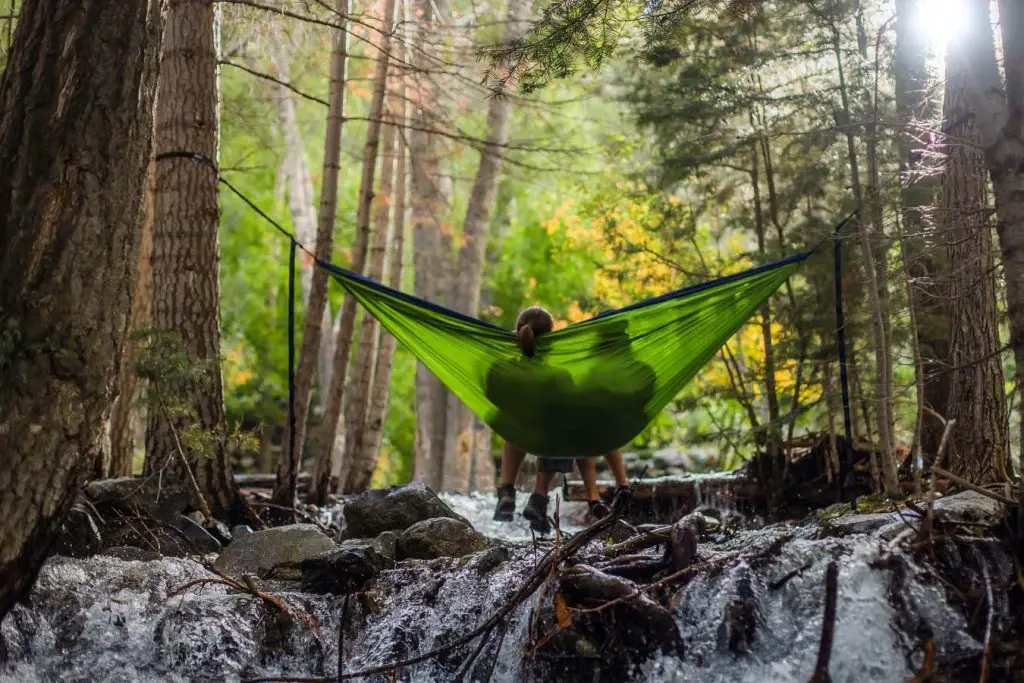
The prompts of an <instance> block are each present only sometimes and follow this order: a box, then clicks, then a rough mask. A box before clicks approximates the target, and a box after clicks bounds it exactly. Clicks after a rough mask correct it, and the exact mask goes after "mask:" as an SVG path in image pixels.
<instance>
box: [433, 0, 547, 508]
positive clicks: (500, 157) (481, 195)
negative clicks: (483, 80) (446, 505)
mask: <svg viewBox="0 0 1024 683" xmlns="http://www.w3.org/2000/svg"><path fill="white" fill-rule="evenodd" d="M529 11H530V2H529V0H509V5H508V14H507V18H506V21H507V23H506V28H505V41H506V42H511V41H515V40H517V39H519V37H520V36H522V35H523V34H524V33H525V31H526V28H527V24H526V22H525V19H526V17H527V14H528V13H529ZM508 68H511V67H508ZM510 111H511V102H510V99H509V98H508V97H492V98H491V102H490V106H489V107H488V110H487V143H486V147H485V148H484V149H483V150H481V153H480V165H479V167H477V172H476V178H475V179H474V181H473V190H472V192H471V193H470V195H469V204H468V206H467V208H466V219H465V221H464V222H463V224H462V247H461V248H460V249H459V260H458V266H457V269H456V272H457V273H458V274H459V276H458V279H457V280H456V281H455V285H454V288H453V290H452V296H451V300H450V302H449V303H450V306H451V307H452V308H453V309H455V310H456V311H459V312H460V313H466V314H467V315H476V314H477V312H478V309H479V307H480V285H481V283H482V281H483V268H484V251H485V249H486V247H487V236H488V233H489V230H488V228H489V227H490V222H491V215H492V213H493V211H494V200H495V197H496V195H497V193H498V181H499V180H500V179H501V167H502V163H503V161H504V157H505V144H506V143H507V142H508V136H509V121H508V118H509V113H510ZM447 400H448V408H447V415H446V422H445V447H444V457H445V465H444V476H443V478H442V482H441V485H442V488H443V489H444V490H445V491H464V492H465V491H469V490H470V473H471V470H472V465H473V462H474V460H475V458H476V452H477V448H476V447H475V446H474V443H475V441H476V440H475V438H474V437H475V433H476V431H477V430H476V428H475V420H474V418H473V414H472V413H471V412H470V410H469V409H468V408H466V406H465V405H463V404H462V402H461V401H460V400H459V399H458V398H457V397H456V396H455V394H452V393H449V394H448V399H447ZM492 468H493V466H492ZM491 478H492V479H493V473H492V475H491Z"/></svg>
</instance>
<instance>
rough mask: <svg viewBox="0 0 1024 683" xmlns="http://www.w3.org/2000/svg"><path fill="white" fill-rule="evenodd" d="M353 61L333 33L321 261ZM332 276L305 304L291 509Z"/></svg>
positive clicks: (286, 447) (283, 465) (330, 224)
mask: <svg viewBox="0 0 1024 683" xmlns="http://www.w3.org/2000/svg"><path fill="white" fill-rule="evenodd" d="M335 11H336V12H337V13H338V21H339V23H341V24H342V25H343V26H344V25H345V24H346V23H347V21H348V0H338V2H337V3H336V5H335ZM347 58H348V32H347V31H346V30H345V29H344V28H339V29H338V30H337V31H336V32H335V34H334V44H333V46H332V48H331V74H330V91H329V95H328V106H327V131H326V134H325V136H324V166H323V186H322V187H321V188H320V211H319V214H318V217H317V232H316V254H317V257H318V258H322V259H328V260H329V259H330V258H331V252H332V251H333V249H334V221H335V216H336V214H337V208H338V175H339V173H338V172H339V169H340V158H341V125H342V120H343V117H344V114H345V68H346V63H347ZM327 285H328V275H327V271H325V270H324V269H323V268H313V272H312V276H311V277H310V281H309V297H308V298H307V300H306V315H305V318H304V321H303V327H302V346H301V347H300V350H299V366H298V370H297V372H296V376H295V427H294V429H295V437H294V444H295V447H294V450H292V448H291V444H292V436H291V434H290V430H291V429H292V427H291V426H290V425H286V426H285V437H284V443H283V444H282V448H281V457H280V458H278V463H277V465H278V466H277V482H276V484H275V486H274V494H273V498H272V500H273V502H274V503H275V504H276V505H281V506H284V507H291V506H292V505H294V504H295V492H296V488H297V486H298V477H299V468H300V466H301V464H302V452H303V445H304V444H305V440H306V421H307V420H308V419H309V404H310V400H311V397H312V394H313V380H314V379H315V377H316V371H317V368H318V367H321V368H322V367H323V365H322V364H321V363H320V362H319V361H320V357H321V346H322V341H328V340H329V338H330V336H331V334H333V332H334V330H333V325H332V324H331V317H330V311H329V307H328V305H327ZM320 374H321V378H322V380H323V382H322V384H321V387H322V389H323V390H326V389H327V382H328V376H327V373H325V372H323V371H322V372H321V373H320Z"/></svg>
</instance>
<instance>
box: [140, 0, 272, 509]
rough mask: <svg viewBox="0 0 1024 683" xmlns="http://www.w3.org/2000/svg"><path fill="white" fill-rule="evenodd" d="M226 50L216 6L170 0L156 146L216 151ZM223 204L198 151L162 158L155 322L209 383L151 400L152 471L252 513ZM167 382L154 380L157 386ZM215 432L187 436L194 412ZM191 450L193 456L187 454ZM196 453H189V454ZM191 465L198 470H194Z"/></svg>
mask: <svg viewBox="0 0 1024 683" xmlns="http://www.w3.org/2000/svg"><path fill="white" fill-rule="evenodd" d="M216 69H217V51H216V44H215V40H214V8H213V5H212V4H210V3H209V2H205V1H204V0H175V1H172V2H170V3H169V4H168V9H167V25H166V28H165V31H164V42H163V57H162V58H161V62H160V80H159V91H158V93H157V106H156V124H155V125H156V127H155V133H154V135H155V146H156V153H157V155H158V156H159V155H160V154H162V153H166V152H174V151H184V152H190V153H198V154H202V155H204V156H205V157H206V158H208V159H211V160H213V159H216V158H217V71H216ZM219 218H220V209H219V206H218V195H217V176H216V173H215V172H214V171H213V169H211V168H209V167H207V166H205V165H204V164H200V163H197V162H196V161H195V160H193V159H191V158H167V159H163V160H158V161H157V162H156V194H155V197H154V208H153V292H154V297H153V326H154V327H155V328H156V329H157V330H161V331H170V332H176V333H178V334H179V335H180V337H181V339H180V341H181V344H182V345H183V347H184V349H185V351H186V352H187V353H188V356H189V358H190V359H191V360H192V361H193V362H196V363H203V364H205V365H206V366H207V367H208V369H209V373H208V375H209V376H208V377H207V378H206V381H205V382H204V385H203V386H202V387H201V388H200V387H196V388H195V390H194V391H190V392H189V393H190V394H191V395H188V396H182V397H180V400H181V401H183V402H184V403H185V404H189V405H190V406H191V408H192V410H193V411H194V416H192V417H191V418H182V417H180V416H178V415H176V414H174V415H172V413H174V412H176V407H174V406H168V405H165V404H163V402H162V401H160V400H158V401H157V402H156V403H154V402H153V401H151V402H150V403H151V406H150V410H149V415H148V429H147V432H146V463H145V467H144V473H145V474H147V475H153V474H157V473H160V474H161V476H162V477H164V480H165V481H189V480H191V478H192V477H193V476H194V478H195V481H196V483H197V485H198V496H197V497H198V500H197V501H196V502H195V504H196V506H197V508H198V509H202V507H203V499H205V504H206V505H208V506H209V511H210V512H211V513H212V514H213V515H214V516H215V517H218V518H229V519H233V520H243V519H244V520H247V521H249V520H251V519H252V516H251V511H250V510H249V509H248V506H247V504H246V503H245V501H244V500H243V499H242V498H241V496H240V494H239V492H238V486H237V485H236V484H235V482H234V479H233V478H232V475H231V462H230V459H229V455H228V452H227V449H226V443H225V440H226V428H225V422H224V388H223V384H222V381H221V373H220V363H219V360H218V359H219V356H220V282H219V275H220V273H219V270H220V258H219V245H218V234H217V230H218V221H219ZM154 391H157V393H159V390H157V389H155V388H154V387H152V386H151V387H150V394H151V396H152V395H153V393H154ZM190 421H191V422H193V423H195V425H196V426H198V427H199V428H200V429H201V430H202V431H203V432H204V433H205V434H206V435H208V436H209V437H210V442H209V443H208V445H207V447H204V448H191V447H190V444H188V443H185V442H183V438H182V437H183V433H184V432H185V430H186V429H187V427H188V424H189V422H190ZM183 455H184V457H183ZM186 461H187V462H186ZM189 469H191V474H190V473H189V472H188V470H189Z"/></svg>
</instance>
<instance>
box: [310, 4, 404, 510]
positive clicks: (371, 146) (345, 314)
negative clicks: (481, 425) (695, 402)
mask: <svg viewBox="0 0 1024 683" xmlns="http://www.w3.org/2000/svg"><path fill="white" fill-rule="evenodd" d="M394 14H395V0H385V3H384V28H383V32H382V36H381V45H380V52H379V53H378V57H377V69H376V72H375V73H374V77H373V80H374V85H373V96H372V100H371V102H370V117H369V118H370V122H369V124H368V126H367V132H366V146H365V148H364V150H363V174H362V178H361V179H360V184H359V205H358V208H357V210H356V211H357V212H356V243H355V245H354V247H353V249H352V270H353V271H354V272H356V273H362V272H363V270H364V268H365V267H366V251H367V246H368V244H369V241H370V209H371V208H372V204H373V178H374V175H375V172H376V166H377V148H378V147H379V145H380V130H381V118H382V114H383V112H384V94H385V88H386V86H387V77H388V61H389V59H388V55H389V54H390V49H391V31H392V26H393V25H394ZM355 322H356V300H355V299H353V298H352V297H351V296H348V295H346V296H345V303H344V304H342V309H341V325H340V329H339V330H338V335H337V337H336V338H335V342H334V343H335V348H334V363H333V367H332V370H331V385H330V388H329V389H328V391H327V403H326V408H325V409H324V419H323V422H322V423H321V425H320V433H319V435H318V438H317V440H316V472H315V474H314V476H313V482H312V486H311V492H312V494H313V502H314V503H316V504H317V505H323V504H324V503H325V502H326V500H327V493H328V489H329V486H330V479H331V469H332V467H331V465H332V459H333V456H334V453H335V437H336V436H337V434H338V422H339V421H340V420H341V411H342V407H343V406H344V398H345V396H344V394H345V382H346V380H347V379H348V364H349V357H350V355H351V351H352V336H353V333H354V332H355Z"/></svg>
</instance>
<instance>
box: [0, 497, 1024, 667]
mask: <svg viewBox="0 0 1024 683" xmlns="http://www.w3.org/2000/svg"><path fill="white" fill-rule="evenodd" d="M445 498H446V501H447V502H448V503H449V504H450V505H452V506H453V507H454V508H455V509H456V511H457V512H459V513H460V514H462V515H463V516H465V517H466V518H467V519H468V520H469V521H470V522H471V523H473V524H474V526H476V528H477V529H478V530H480V531H481V532H482V533H484V534H485V535H487V536H489V537H492V538H500V539H503V542H502V544H501V546H502V548H504V549H502V548H498V549H494V548H492V549H491V550H488V551H484V552H483V553H478V554H476V555H474V556H470V557H469V558H463V560H447V559H442V560H435V561H431V562H405V563H400V564H399V565H398V566H397V567H396V568H395V569H393V570H389V571H385V572H382V573H381V574H380V575H379V576H378V577H377V579H375V580H374V581H373V582H372V583H371V585H370V586H369V588H368V590H366V591H365V592H364V593H363V594H362V595H361V596H359V597H354V598H352V599H351V601H350V604H349V605H348V608H347V609H348V620H347V622H346V623H347V625H348V626H347V627H346V629H345V633H344V637H345V641H346V642H345V649H346V652H347V659H346V661H345V664H344V666H345V670H346V671H355V670H359V669H361V668H364V667H368V666H373V665H378V664H382V663H385V662H388V661H391V660H393V659H398V658H402V657H407V656H410V655H414V654H416V653H419V652H423V651H425V650H427V649H429V648H432V647H434V646H437V645H441V644H443V643H445V642H447V641H449V640H450V639H452V638H454V637H457V636H458V635H460V634H462V633H465V632H467V631H468V630H470V629H471V628H472V627H473V626H474V625H476V624H478V623H480V622H481V621H482V620H484V619H486V618H487V617H488V616H489V615H490V614H491V613H492V612H493V611H494V610H495V609H496V608H497V607H498V606H499V605H500V604H501V603H502V602H503V600H504V599H506V598H507V597H508V596H509V595H510V594H511V593H512V592H513V591H514V590H515V589H516V587H517V586H518V585H519V582H520V580H521V579H522V577H523V576H524V575H525V574H526V573H527V572H528V571H529V570H530V569H531V568H532V567H533V566H534V563H535V562H536V560H537V558H538V557H539V556H540V552H541V551H540V550H538V549H537V548H535V547H534V544H533V543H532V541H531V534H530V532H529V528H528V526H526V525H525V523H524V522H521V521H517V522H516V523H514V524H496V523H494V522H493V521H492V520H491V519H490V515H491V512H492V511H493V506H494V497H493V496H488V495H474V496H468V497H467V496H446V497H445ZM582 512H583V509H582V506H581V505H580V504H576V503H569V504H563V505H562V506H561V520H560V521H561V525H562V529H563V530H565V531H566V532H569V533H571V532H573V531H578V530H579V529H580V528H581V527H580V522H581V516H582ZM900 524H901V523H900V522H899V521H898V520H896V519H895V518H894V519H892V520H889V521H888V522H887V523H886V524H885V525H882V528H881V529H875V530H873V531H871V532H870V533H852V534H847V535H842V536H836V535H835V534H834V533H829V532H827V531H826V530H825V529H824V527H823V526H822V525H821V523H818V522H814V523H809V524H806V525H803V526H796V525H786V524H777V525H771V526H767V527H764V528H762V529H757V530H744V531H736V532H729V533H726V532H721V533H719V534H718V535H717V536H716V537H714V538H712V539H711V542H708V543H702V544H701V545H700V552H701V556H702V558H705V559H713V558H726V557H731V558H732V559H731V560H729V561H727V562H725V561H723V562H722V563H721V565H720V566H721V569H720V570H719V571H708V572H704V573H701V574H699V575H697V576H696V578H694V580H692V581H691V582H690V583H688V584H687V585H686V586H685V587H683V588H682V589H680V590H679V591H678V592H677V593H676V594H675V595H674V596H673V598H672V610H673V614H674V617H675V620H676V623H677V624H678V626H679V631H680V634H681V635H682V637H683V640H684V646H685V652H684V655H683V657H682V658H678V657H675V656H672V657H668V656H664V655H656V656H654V657H653V658H649V659H647V660H646V661H644V662H642V663H641V664H640V665H639V667H638V668H637V669H636V670H635V672H634V676H633V680H636V681H712V682H716V683H717V682H722V683H725V682H726V681H729V682H732V681H750V682H751V683H753V682H754V681H779V682H783V681H786V682H788V681H800V682H803V681H807V680H808V678H809V676H810V673H811V671H812V670H813V668H814V661H815V656H816V654H817V649H818V640H819V637H820V634H821V628H822V620H823V617H822V613H823V601H824V592H825V580H824V572H825V566H826V564H827V562H828V560H829V559H830V558H836V559H838V561H839V567H840V571H839V582H838V586H839V592H838V618H837V622H836V629H835V645H834V648H833V654H832V660H831V667H830V671H831V676H832V680H833V681H835V682H836V683H844V682H850V683H852V682H854V681H856V682H864V681H893V682H897V681H899V682H902V681H906V680H907V679H908V678H910V677H911V676H912V675H913V673H914V672H915V671H916V669H917V668H918V667H920V665H921V662H922V660H923V653H922V651H921V645H922V643H923V642H924V641H925V640H928V639H930V640H932V641H933V642H934V644H935V649H936V659H937V661H938V662H940V663H943V662H945V663H955V662H960V661H964V660H965V659H970V658H972V657H973V658H977V657H978V656H979V653H980V652H981V647H982V645H981V643H980V642H979V638H978V636H977V634H976V632H977V629H974V631H971V630H969V629H968V625H967V621H966V618H965V616H964V611H965V610H964V609H963V608H962V607H961V606H959V605H956V604H954V603H951V602H950V601H949V599H947V595H946V591H945V590H944V589H943V584H942V583H941V582H940V581H939V580H937V579H936V577H935V575H934V572H933V570H932V569H931V568H930V567H926V566H924V565H921V564H918V563H917V562H916V561H915V560H913V559H910V558H909V557H907V556H904V555H899V556H898V558H897V561H892V560H891V558H890V561H889V562H887V563H883V565H884V566H879V562H878V561H879V558H880V557H882V556H883V555H885V552H886V551H885V546H886V544H887V543H888V539H889V538H891V537H892V536H893V535H894V534H895V533H898V532H899V531H900V530H901V528H900ZM958 552H959V551H958ZM962 552H963V557H959V558H954V559H955V560H956V561H960V562H961V563H963V564H969V563H971V562H973V563H974V564H977V562H978V561H979V558H981V561H982V562H983V563H984V566H985V570H986V571H988V572H989V574H990V576H991V578H992V581H993V584H994V585H996V586H1002V585H1009V583H1010V582H1012V576H1013V564H1012V560H1011V558H1009V557H1008V556H1007V555H1005V554H1004V553H1003V552H1002V551H1001V549H1000V548H999V547H998V546H996V545H995V544H992V543H987V542H978V543H976V544H974V546H973V547H971V548H969V549H968V550H966V551H962ZM501 560H504V561H501ZM210 576H211V575H210V574H209V573H207V571H206V570H205V569H204V568H203V567H202V566H201V565H200V564H198V563H196V562H194V561H192V560H188V559H178V558H164V559H160V560H154V561H150V562H137V561H122V560H118V559H114V558H112V557H108V556H95V557H92V558H88V559H69V558H52V559H51V560H50V561H49V562H47V564H46V566H45V568H44V569H43V572H42V574H41V576H40V577H39V581H38V583H37V585H36V587H35V589H34V591H33V593H32V597H31V602H30V605H29V606H28V607H19V608H17V609H16V610H15V611H14V612H13V613H12V614H11V615H10V617H9V618H8V619H7V620H6V622H5V623H4V624H3V626H2V629H0V633H2V635H3V639H4V641H5V645H6V649H7V653H8V664H7V665H5V666H0V681H3V682H5V683H6V682H8V681H9V682H12V683H13V682H15V681H17V682H19V683H20V682H25V683H32V682H35V681H40V682H42V681H53V680H62V681H89V682H90V683H91V682H93V681H140V682H141V681H206V680H209V681H219V680H227V681H237V680H241V679H245V678H250V677H257V676H274V675H296V676H321V675H323V676H333V675H335V674H336V672H337V661H338V624H339V619H340V616H341V613H342V610H343V605H344V598H342V597H340V596H332V595H312V594H304V593H301V592H298V591H297V590H296V584H281V585H279V586H274V585H272V584H267V585H266V588H267V589H268V590H275V589H279V591H280V592H276V593H275V594H276V595H278V596H279V597H281V598H282V599H283V600H284V601H285V602H286V603H287V604H288V605H290V606H292V607H293V608H294V609H295V610H296V611H302V612H304V613H306V614H308V615H310V617H312V620H311V621H309V622H307V621H304V620H297V621H295V620H289V619H287V618H284V617H282V616H279V615H277V614H276V613H275V611H274V610H270V609H268V608H266V607H265V606H264V605H263V604H262V603H260V602H259V601H257V600H255V599H253V598H251V597H250V596H248V595H244V594H241V593H238V592H236V591H232V590H229V589H227V588H226V587H225V586H222V585H205V586H201V587H200V586H196V587H193V588H191V589H189V590H186V591H184V592H182V593H181V594H179V595H175V596H173V597H171V596H169V594H170V593H171V592H172V591H174V590H175V589H177V588H180V587H182V586H184V585H185V584H187V583H188V582H190V581H193V580H196V579H200V578H209V577H210ZM996 592H997V595H996V598H995V601H994V604H993V607H994V611H995V614H996V627H997V628H998V626H999V624H1000V623H1002V621H1005V620H1006V619H1008V618H1010V617H1009V615H1008V612H1009V609H1008V606H1007V604H1006V598H1005V596H1004V595H999V592H1000V591H998V590H997V591H996ZM538 600H539V598H537V597H536V596H535V597H534V598H533V599H532V600H531V601H528V602H527V603H526V604H523V605H521V606H520V607H519V608H518V609H517V610H516V611H515V612H514V614H513V616H512V618H511V621H510V624H509V628H508V632H507V634H506V635H505V637H504V640H503V641H502V643H501V647H500V651H499V652H497V653H493V652H492V653H488V654H486V656H487V657H490V658H492V659H493V660H494V661H495V662H496V665H495V670H494V673H493V677H492V679H491V680H493V681H502V682H505V681H508V682H512V681H526V680H552V678H551V677H550V675H546V673H545V672H546V669H545V668H544V666H543V664H538V663H537V662H536V661H534V660H530V659H528V658H525V657H524V653H526V652H527V651H529V649H530V647H529V627H530V615H531V611H532V610H533V608H534V606H535V605H536V603H537V601H538ZM737 604H740V605H745V606H746V609H747V611H748V617H749V619H748V621H750V622H751V623H752V630H751V631H750V632H749V633H748V634H747V636H746V637H745V639H744V638H742V637H741V638H740V640H741V641H743V642H742V644H741V647H738V648H737V647H735V646H732V647H730V642H731V640H730V639H732V640H735V636H736V634H735V633H734V630H735V628H736V627H735V625H734V624H733V623H732V622H730V619H729V618H728V616H727V615H729V614H730V613H731V610H734V608H735V606H736V605H737ZM1001 620H1002V621H1001ZM621 627H622V628H631V626H630V625H629V624H623V625H622V626H621ZM467 654H468V649H467V648H466V647H463V648H460V649H457V650H455V651H453V652H451V653H449V654H447V655H445V656H442V657H440V658H439V659H438V660H435V661H430V662H426V663H423V664H419V665H415V666H413V667H409V668H405V669H402V670H401V672H400V673H399V675H398V680H402V681H447V680H451V678H452V675H453V673H454V671H455V670H456V669H457V668H458V665H459V663H460V662H461V661H462V660H463V659H464V658H465V657H466V655H467ZM368 680H388V679H387V678H384V677H379V676H378V677H377V678H370V679H368ZM594 680H597V678H595V679H594Z"/></svg>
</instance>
